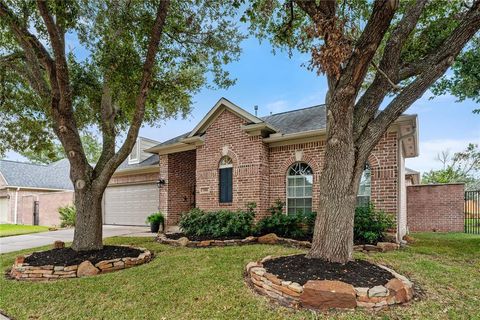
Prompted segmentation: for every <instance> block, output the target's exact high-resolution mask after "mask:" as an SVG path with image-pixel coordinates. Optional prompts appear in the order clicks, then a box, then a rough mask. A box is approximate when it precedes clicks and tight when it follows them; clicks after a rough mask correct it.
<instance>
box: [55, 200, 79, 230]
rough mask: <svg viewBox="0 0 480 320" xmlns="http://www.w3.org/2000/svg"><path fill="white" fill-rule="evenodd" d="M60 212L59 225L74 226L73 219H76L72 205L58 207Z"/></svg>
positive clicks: (75, 211)
mask: <svg viewBox="0 0 480 320" xmlns="http://www.w3.org/2000/svg"><path fill="white" fill-rule="evenodd" d="M58 213H59V214H60V227H62V228H66V227H75V221H76V219H77V210H76V209H75V207H74V206H70V205H69V206H65V207H60V208H58Z"/></svg>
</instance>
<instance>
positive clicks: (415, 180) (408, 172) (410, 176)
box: [405, 168, 420, 187]
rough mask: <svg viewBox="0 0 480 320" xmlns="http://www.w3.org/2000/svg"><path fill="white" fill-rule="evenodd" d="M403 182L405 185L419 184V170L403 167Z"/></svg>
mask: <svg viewBox="0 0 480 320" xmlns="http://www.w3.org/2000/svg"><path fill="white" fill-rule="evenodd" d="M405 184H406V186H407V187H408V186H412V185H416V184H420V172H418V171H415V170H412V169H410V168H405Z"/></svg>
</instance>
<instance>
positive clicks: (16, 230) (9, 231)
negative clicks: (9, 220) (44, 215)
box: [0, 224, 48, 238]
mask: <svg viewBox="0 0 480 320" xmlns="http://www.w3.org/2000/svg"><path fill="white" fill-rule="evenodd" d="M43 231H48V227H44V226H27V225H22V224H0V238H2V237H10V236H18V235H20V234H28V233H36V232H43Z"/></svg>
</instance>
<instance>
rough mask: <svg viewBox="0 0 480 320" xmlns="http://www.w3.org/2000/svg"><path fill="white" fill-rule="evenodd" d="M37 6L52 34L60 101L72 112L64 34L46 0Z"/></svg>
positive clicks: (41, 0) (50, 34) (39, 2)
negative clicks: (51, 13)
mask: <svg viewBox="0 0 480 320" xmlns="http://www.w3.org/2000/svg"><path fill="white" fill-rule="evenodd" d="M37 7H38V10H39V12H40V15H41V16H42V19H43V21H44V22H45V26H46V27H47V31H48V34H49V36H50V43H51V44H52V49H53V53H54V57H55V65H56V71H57V74H56V79H55V80H56V81H57V83H58V88H59V91H60V99H61V100H62V102H63V103H62V102H61V103H60V107H61V108H65V109H66V110H63V111H64V112H68V113H71V108H72V105H71V103H68V101H70V100H71V92H70V85H69V76H68V66H67V59H66V57H65V40H64V34H63V32H61V31H60V30H59V28H58V26H57V25H56V23H55V21H54V20H53V17H52V16H51V15H50V12H49V11H48V8H47V3H46V1H45V0H37ZM52 81H54V79H52ZM79 139H80V137H79Z"/></svg>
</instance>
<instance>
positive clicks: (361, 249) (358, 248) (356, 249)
mask: <svg viewBox="0 0 480 320" xmlns="http://www.w3.org/2000/svg"><path fill="white" fill-rule="evenodd" d="M353 251H363V244H358V245H355V246H353Z"/></svg>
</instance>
